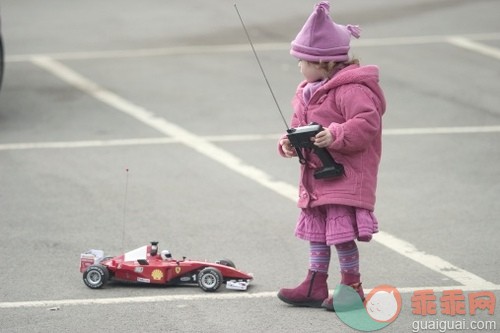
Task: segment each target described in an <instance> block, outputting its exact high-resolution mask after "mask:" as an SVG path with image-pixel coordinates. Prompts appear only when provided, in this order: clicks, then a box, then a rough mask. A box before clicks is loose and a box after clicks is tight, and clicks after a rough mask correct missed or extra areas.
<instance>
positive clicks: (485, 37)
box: [0, 0, 500, 332]
mask: <svg viewBox="0 0 500 333" xmlns="http://www.w3.org/2000/svg"><path fill="white" fill-rule="evenodd" d="M314 3H315V1H309V0H307V1H284V0H273V1H267V2H266V3H265V4H256V3H255V2H254V1H249V0H241V1H237V5H238V8H239V11H240V12H241V14H242V17H243V19H244V20H245V23H246V25H247V28H248V31H249V33H250V35H251V36H252V39H253V40H254V43H255V48H256V51H257V52H258V54H259V56H260V59H261V62H262V65H263V67H264V69H265V71H266V74H267V77H268V78H269V82H270V84H271V86H272V88H273V91H274V93H275V95H276V98H277V100H278V102H279V104H280V107H281V109H282V110H283V112H284V114H285V117H286V118H287V119H288V118H289V117H290V115H291V112H292V111H291V108H290V100H291V98H292V96H293V94H294V91H295V88H296V85H297V84H298V83H299V81H300V80H301V75H300V73H299V71H298V68H297V63H296V60H295V59H293V58H292V57H291V56H290V55H289V44H290V41H291V40H292V39H293V38H294V37H295V35H296V34H297V32H298V31H299V29H300V28H301V26H302V24H303V23H304V21H305V19H306V18H307V16H308V15H309V14H310V12H311V9H312V7H313V5H314ZM233 4H234V1H226V0H223V1H175V2H174V1H168V2H166V1H158V0H148V1H140V2H138V1H130V0H124V1H105V2H103V1H95V0H90V1H84V2H74V1H63V0H49V1H43V2H40V1H34V0H25V1H15V0H3V1H1V3H0V15H1V22H2V34H3V38H4V44H5V45H4V46H5V52H6V54H5V56H6V57H5V60H6V64H5V73H4V78H3V86H2V90H1V92H0V189H1V190H0V244H1V245H0V247H1V250H2V260H1V261H0V281H1V283H0V323H1V324H0V331H1V332H55V331H57V332H88V331H96V332H101V331H111V332H145V331H152V332H209V331H211V332H213V331H215V332H326V331H330V332H355V331H356V330H355V329H353V328H350V327H349V326H353V325H354V326H356V324H355V323H354V324H352V323H351V325H348V324H349V323H344V322H343V321H342V320H341V318H339V316H337V315H335V314H333V313H330V312H326V311H323V310H318V309H305V308H292V307H289V306H287V305H285V304H284V303H282V302H281V301H279V300H278V299H277V297H276V296H275V295H276V293H277V291H278V289H279V288H281V287H293V286H295V285H296V284H298V283H299V282H301V281H302V279H303V278H304V276H305V274H306V270H307V261H308V244H307V243H306V242H304V241H301V240H298V239H296V238H295V237H294V236H293V230H294V226H295V221H296V217H297V214H298V208H297V207H296V205H295V198H296V185H297V178H298V168H299V167H298V161H296V160H289V159H283V158H281V157H279V156H278V155H277V152H276V142H277V139H278V138H279V136H280V135H281V134H282V133H283V132H284V131H285V129H286V128H285V125H284V124H283V121H282V120H281V118H280V116H279V114H278V111H277V108H276V106H275V104H274V101H273V99H272V97H271V94H270V92H269V90H268V88H267V85H266V83H265V81H264V78H263V77H262V75H261V73H260V70H259V68H258V65H257V63H256V61H255V58H254V56H253V53H252V51H251V48H250V46H249V45H248V42H247V40H246V37H245V34H244V32H243V30H242V27H241V24H240V22H239V19H238V17H237V15H236V12H235V10H234V5H233ZM499 11H500V2H498V1H494V0H477V1H466V0H432V1H430V0H401V1H397V2H394V1H389V0H378V1H369V0H357V1H345V0H343V1H342V0H341V1H332V16H333V18H334V19H335V20H336V21H337V22H339V23H343V24H347V23H350V24H359V25H361V27H362V29H363V30H362V35H361V38H360V39H359V40H355V41H353V42H352V49H353V54H354V55H355V56H357V57H358V58H360V60H361V62H362V63H363V64H376V65H378V66H379V67H380V71H381V85H382V87H383V89H384V91H385V94H386V98H387V105H388V108H387V112H386V115H385V116H384V134H383V158H382V164H381V168H380V174H379V186H378V191H377V206H376V211H375V214H376V215H377V217H378V219H379V222H380V230H381V232H380V233H379V234H377V235H376V236H375V237H374V240H373V241H372V242H370V243H361V244H359V247H360V251H361V272H362V276H363V279H362V280H363V286H364V288H366V291H367V292H368V291H370V290H371V289H373V288H377V287H378V286H380V285H391V286H394V287H395V288H397V290H398V291H399V292H400V294H401V296H402V307H401V309H400V310H401V312H400V313H399V316H398V318H397V319H396V320H395V321H394V322H392V323H391V324H390V325H389V326H387V327H385V328H383V329H382V331H383V332H411V331H413V332H417V331H418V332H424V331H425V332H439V331H443V327H445V328H446V330H445V331H453V332H471V331H494V330H495V328H496V330H500V327H499V326H500V317H499V313H500V310H499V309H498V306H497V305H498V301H495V300H494V299H493V297H495V296H496V298H497V299H498V298H500V276H499V274H498V273H499V270H498V267H499V264H500V255H499V251H498V245H497V243H498V239H499V238H500V231H499V228H498V225H499V218H498V216H499V215H500V206H499V205H498V203H497V201H498V198H500V167H499V165H500V145H499V142H500V108H499V105H500V94H499V91H500V83H499V82H500V80H499V79H500V21H499V20H498V12H499ZM152 240H156V241H159V242H160V244H159V245H160V249H168V250H170V252H172V254H173V256H174V257H178V258H181V257H182V256H186V257H188V258H190V259H200V260H208V261H215V260H217V259H220V258H229V259H231V260H232V261H234V262H235V264H236V266H237V267H238V268H239V269H241V270H243V271H246V272H251V273H253V274H254V277H255V279H254V281H253V282H252V284H251V285H250V287H249V289H248V290H247V291H245V292H238V291H231V290H220V291H218V292H215V293H206V292H203V291H202V290H201V289H200V288H198V287H196V286H193V287H165V286H160V287H158V286H156V287H155V286H148V285H128V284H120V283H110V284H109V285H108V286H106V288H103V289H101V290H91V289H89V288H87V287H86V286H85V285H84V284H83V281H82V275H81V273H80V272H79V269H78V268H79V256H80V253H82V252H83V251H85V250H88V249H91V248H93V249H102V250H104V251H105V252H106V254H109V255H116V254H120V253H122V252H123V251H126V250H130V249H133V248H137V247H140V246H142V245H145V244H147V243H148V242H150V241H152ZM330 267H331V268H330V277H329V286H330V288H331V289H332V290H333V289H334V288H335V285H336V284H337V283H338V282H339V281H338V273H337V270H338V264H337V262H336V259H335V256H333V260H332V264H331V266H330ZM423 290H431V291H432V293H433V295H434V296H435V297H436V300H435V302H436V303H435V305H436V308H437V313H436V314H432V313H431V314H428V315H423V314H422V313H421V312H420V313H418V312H419V311H418V307H417V305H418V304H417V303H418V302H417V301H418V299H417V295H418V294H419V293H420V292H422V291H423ZM454 290H458V291H460V293H459V294H460V295H462V296H464V299H463V300H459V301H458V303H453V304H455V305H456V304H461V305H463V306H464V309H465V310H466V312H465V314H461V313H458V314H455V315H451V314H449V313H446V307H445V305H446V304H448V303H446V302H445V298H444V296H445V295H448V294H449V293H450V292H451V291H454ZM478 293H483V295H484V300H490V301H492V303H491V304H490V305H489V308H485V307H483V308H482V309H478V311H477V313H476V315H473V314H472V311H473V309H474V303H473V302H472V300H473V297H474V296H475V295H479V294H478ZM484 304H486V303H484ZM491 309H492V312H493V313H492V314H489V313H488V310H491ZM443 312H444V313H443ZM433 325H434V326H433ZM446 325H448V326H446ZM453 325H454V326H453ZM460 325H461V326H460ZM354 328H356V327H354ZM452 328H453V329H452Z"/></svg>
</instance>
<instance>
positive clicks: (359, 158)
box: [278, 65, 385, 211]
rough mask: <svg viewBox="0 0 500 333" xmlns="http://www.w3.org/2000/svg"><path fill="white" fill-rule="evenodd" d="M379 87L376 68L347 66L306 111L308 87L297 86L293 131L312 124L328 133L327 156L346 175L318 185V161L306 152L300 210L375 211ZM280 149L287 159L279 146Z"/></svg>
mask: <svg viewBox="0 0 500 333" xmlns="http://www.w3.org/2000/svg"><path fill="white" fill-rule="evenodd" d="M378 82H379V71H378V67H377V66H359V65H350V66H348V67H346V68H344V69H342V70H341V71H339V72H338V73H337V74H335V75H334V77H333V78H331V79H330V80H328V81H327V82H326V83H325V84H324V85H323V86H321V87H320V88H319V89H318V90H316V92H315V93H314V94H313V95H312V97H311V99H310V101H309V103H308V104H307V105H306V104H305V102H304V99H303V90H304V86H305V85H306V83H307V82H306V81H304V82H302V83H301V84H300V85H299V86H298V88H297V92H296V94H295V97H294V98H293V100H292V106H293V108H294V110H295V112H294V114H293V117H292V122H291V127H299V126H304V125H307V124H309V123H311V122H316V123H318V124H320V125H322V126H323V127H325V128H328V129H329V130H330V131H331V132H332V135H333V138H334V141H333V143H332V144H331V145H330V146H329V147H328V151H329V152H330V154H331V155H332V156H333V158H334V159H335V160H336V161H337V162H339V163H341V164H343V165H344V170H345V175H344V176H342V177H339V178H332V179H319V180H317V179H315V178H314V176H313V173H314V170H315V169H316V168H318V167H319V166H321V161H320V160H319V159H318V158H317V157H316V155H315V154H313V153H311V152H307V151H306V152H304V153H305V155H304V156H306V160H307V161H308V162H307V163H306V164H304V165H301V176H300V183H299V200H298V206H299V207H300V208H306V207H315V206H319V205H324V204H341V205H347V206H353V207H359V208H364V209H368V210H370V211H373V210H374V206H375V191H376V187H377V173H378V166H379V162H380V156H381V152H382V142H381V141H382V137H381V136H382V115H383V114H384V112H385V98H384V94H383V92H382V90H381V88H380V86H379V84H378ZM283 137H285V136H283ZM278 147H279V153H280V154H281V155H282V156H285V155H284V152H283V150H282V148H281V145H278Z"/></svg>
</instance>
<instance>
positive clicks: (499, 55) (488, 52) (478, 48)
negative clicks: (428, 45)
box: [447, 37, 500, 60]
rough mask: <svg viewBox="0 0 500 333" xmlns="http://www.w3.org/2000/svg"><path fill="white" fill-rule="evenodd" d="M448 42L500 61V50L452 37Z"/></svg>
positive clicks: (467, 39) (463, 38) (466, 39)
mask: <svg viewBox="0 0 500 333" xmlns="http://www.w3.org/2000/svg"><path fill="white" fill-rule="evenodd" d="M447 42H448V43H450V44H452V45H455V46H458V47H461V48H463V49H466V50H470V51H473V52H476V53H480V54H482V55H485V56H488V57H492V58H496V59H498V60H500V49H498V48H495V47H492V46H488V45H485V44H482V43H477V42H474V41H472V40H471V39H469V38H465V37H450V38H448V39H447Z"/></svg>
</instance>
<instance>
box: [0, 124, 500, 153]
mask: <svg viewBox="0 0 500 333" xmlns="http://www.w3.org/2000/svg"><path fill="white" fill-rule="evenodd" d="M474 133H475V134H481V133H500V126H463V127H420V128H390V129H385V130H384V131H383V135H384V136H399V135H433V134H435V135H437V134H474ZM281 134H282V133H275V134H228V135H212V136H200V138H202V139H203V140H206V141H209V142H237V141H260V140H277V138H278V137H279V136H280V135H281ZM179 142H180V141H179V140H178V139H176V138H166V137H160V138H135V139H134V138H131V139H112V140H87V141H52V142H50V141H49V142H20V143H3V144H0V151H2V150H26V149H62V148H95V147H113V146H139V145H141V146H142V145H161V144H170V143H179Z"/></svg>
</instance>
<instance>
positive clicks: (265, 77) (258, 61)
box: [234, 4, 289, 130]
mask: <svg viewBox="0 0 500 333" xmlns="http://www.w3.org/2000/svg"><path fill="white" fill-rule="evenodd" d="M234 9H236V13H237V14H238V17H239V18H240V22H241V26H242V27H243V30H245V35H247V39H248V42H249V43H250V46H251V47H252V51H253V54H254V55H255V59H256V60H257V63H258V64H259V68H260V71H261V72H262V76H264V80H266V84H267V87H268V88H269V91H270V92H271V95H272V96H273V100H274V103H275V104H276V107H277V108H278V111H279V113H280V115H281V119H283V123H285V126H286V129H287V130H288V129H289V127H288V124H287V122H286V120H285V117H284V116H283V112H281V108H280V105H279V104H278V100H277V99H276V96H275V95H274V91H273V88H271V85H270V84H269V80H268V79H267V76H266V72H265V71H264V68H263V67H262V64H261V63H260V59H259V56H258V55H257V52H256V51H255V47H254V46H253V43H252V39H251V38H250V34H249V33H248V30H247V28H246V26H245V23H244V22H243V19H242V18H241V15H240V11H239V10H238V6H236V4H234Z"/></svg>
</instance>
